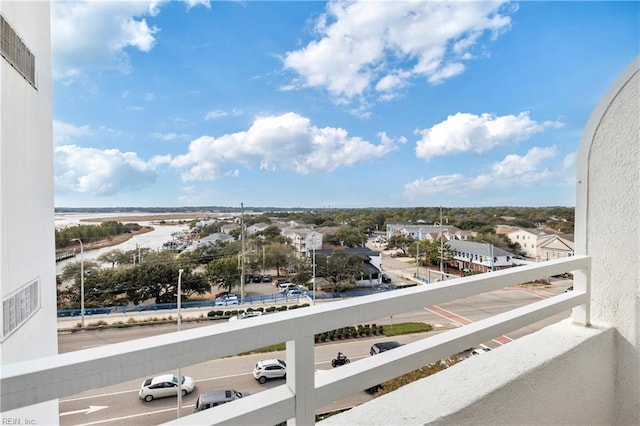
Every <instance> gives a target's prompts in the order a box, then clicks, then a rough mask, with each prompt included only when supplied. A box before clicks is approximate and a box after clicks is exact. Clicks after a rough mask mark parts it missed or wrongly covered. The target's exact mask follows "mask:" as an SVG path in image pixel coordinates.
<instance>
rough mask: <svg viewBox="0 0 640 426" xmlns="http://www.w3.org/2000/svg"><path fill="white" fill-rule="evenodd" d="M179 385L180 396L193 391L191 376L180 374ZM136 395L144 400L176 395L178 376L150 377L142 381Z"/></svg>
mask: <svg viewBox="0 0 640 426" xmlns="http://www.w3.org/2000/svg"><path fill="white" fill-rule="evenodd" d="M181 387H182V396H184V395H186V394H188V393H191V392H193V390H194V389H195V387H196V384H195V382H194V381H193V379H192V378H191V377H188V376H182V383H181ZM138 396H139V397H140V399H142V400H144V401H146V402H150V401H153V400H154V399H157V398H165V397H167V396H178V378H177V377H176V376H175V375H173V374H164V375H162V376H156V377H151V378H150V379H147V380H145V381H144V382H142V385H140V392H138Z"/></svg>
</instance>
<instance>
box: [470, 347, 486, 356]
mask: <svg viewBox="0 0 640 426" xmlns="http://www.w3.org/2000/svg"><path fill="white" fill-rule="evenodd" d="M485 352H491V348H485V347H481V348H475V349H473V350H472V351H471V355H481V354H483V353H485Z"/></svg>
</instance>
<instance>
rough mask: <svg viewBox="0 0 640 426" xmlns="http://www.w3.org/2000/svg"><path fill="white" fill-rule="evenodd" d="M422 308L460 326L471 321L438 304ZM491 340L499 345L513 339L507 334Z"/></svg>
mask: <svg viewBox="0 0 640 426" xmlns="http://www.w3.org/2000/svg"><path fill="white" fill-rule="evenodd" d="M424 309H425V310H427V311H429V312H431V313H434V314H436V315H440V316H441V317H444V318H447V319H449V320H451V321H453V322H455V323H456V324H458V325H461V326H463V325H468V324H471V323H472V322H473V321H471V320H470V319H468V318H465V317H463V316H462V315H458V314H456V313H454V312H451V311H449V310H446V309H444V308H441V307H440V306H436V305H432V306H427V307H425V308H424ZM491 340H493V341H494V342H496V343H500V344H501V345H505V344H507V343H509V342H511V341H512V340H513V339H512V338H511V337H509V336H505V335H502V336H498V337H496V338H494V339H491Z"/></svg>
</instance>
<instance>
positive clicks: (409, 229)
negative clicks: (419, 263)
mask: <svg viewBox="0 0 640 426" xmlns="http://www.w3.org/2000/svg"><path fill="white" fill-rule="evenodd" d="M459 231H460V229H458V228H456V227H455V226H451V225H442V226H440V225H438V224H435V225H422V224H418V225H414V224H409V223H388V224H387V239H389V238H391V237H392V236H394V235H408V236H410V237H411V238H413V239H414V240H416V241H418V240H422V239H424V238H429V234H434V233H435V234H439V233H440V232H442V234H443V235H445V238H446V239H447V240H448V239H451V238H453V235H454V234H455V233H456V232H459Z"/></svg>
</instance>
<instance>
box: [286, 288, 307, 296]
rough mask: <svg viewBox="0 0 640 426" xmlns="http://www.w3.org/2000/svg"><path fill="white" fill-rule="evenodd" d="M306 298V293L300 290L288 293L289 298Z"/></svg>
mask: <svg viewBox="0 0 640 426" xmlns="http://www.w3.org/2000/svg"><path fill="white" fill-rule="evenodd" d="M300 296H304V292H303V291H302V290H300V289H297V288H296V289H292V290H289V291H287V297H300Z"/></svg>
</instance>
